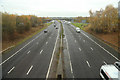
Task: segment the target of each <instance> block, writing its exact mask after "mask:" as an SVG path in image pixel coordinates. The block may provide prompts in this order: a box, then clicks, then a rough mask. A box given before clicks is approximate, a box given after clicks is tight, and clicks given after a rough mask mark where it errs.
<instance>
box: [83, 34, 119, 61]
mask: <svg viewBox="0 0 120 80" xmlns="http://www.w3.org/2000/svg"><path fill="white" fill-rule="evenodd" d="M82 34H83V35H85V36H86V37H87V38H89V37H88V36H87V35H86V34H84V33H83V32H82ZM89 39H90V40H91V41H93V42H94V43H95V44H97V45H98V46H99V47H101V48H102V49H103V50H104V51H106V52H107V53H108V54H110V55H111V56H112V57H114V58H115V59H116V60H118V61H120V60H119V59H118V58H117V57H115V56H114V55H113V54H112V53H110V52H109V51H107V50H106V49H105V48H103V47H102V46H101V45H99V44H98V43H97V42H95V41H94V40H93V39H91V38H89Z"/></svg>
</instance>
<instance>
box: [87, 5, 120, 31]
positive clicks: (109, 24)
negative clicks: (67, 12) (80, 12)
mask: <svg viewBox="0 0 120 80" xmlns="http://www.w3.org/2000/svg"><path fill="white" fill-rule="evenodd" d="M89 14H90V20H89V22H90V29H91V30H92V31H95V32H97V33H110V32H117V31H118V8H115V7H113V6H112V5H108V6H106V8H105V10H103V9H102V8H101V9H100V10H99V11H96V12H92V10H90V11H89Z"/></svg>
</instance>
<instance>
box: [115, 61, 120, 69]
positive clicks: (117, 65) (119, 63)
mask: <svg viewBox="0 0 120 80" xmlns="http://www.w3.org/2000/svg"><path fill="white" fill-rule="evenodd" d="M114 65H115V67H116V68H117V69H118V70H119V71H120V62H115V63H114Z"/></svg>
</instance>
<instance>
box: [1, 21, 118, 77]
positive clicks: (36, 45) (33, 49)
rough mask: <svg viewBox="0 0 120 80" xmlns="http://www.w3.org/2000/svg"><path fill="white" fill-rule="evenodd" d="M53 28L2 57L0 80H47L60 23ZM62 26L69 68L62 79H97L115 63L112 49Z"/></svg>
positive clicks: (115, 55) (50, 27) (115, 56)
mask: <svg viewBox="0 0 120 80" xmlns="http://www.w3.org/2000/svg"><path fill="white" fill-rule="evenodd" d="M56 25H57V27H58V29H56V28H55V27H54V26H53V24H52V25H50V26H49V27H48V28H47V30H48V33H44V31H41V32H40V33H38V34H37V35H35V36H33V37H32V38H31V39H29V40H27V41H25V42H24V43H22V44H20V45H18V46H16V47H15V48H14V49H12V50H11V51H10V52H6V53H4V54H3V55H2V63H0V66H2V76H3V78H48V76H49V73H50V68H51V64H52V58H53V56H54V51H55V45H56V41H57V39H58V35H59V31H60V23H59V22H57V21H56ZM62 25H63V29H64V35H65V38H64V40H65V42H66V46H67V51H66V52H67V53H68V55H67V56H65V59H67V60H66V61H64V62H65V63H66V64H64V66H69V67H65V75H66V76H65V78H100V76H99V70H100V67H101V66H102V65H103V64H113V63H114V62H115V61H119V59H118V57H119V56H118V52H116V51H115V50H114V49H113V48H111V47H109V46H108V45H106V44H104V43H103V42H101V41H99V40H98V39H96V38H95V37H93V36H92V35H90V34H88V33H86V32H84V31H82V30H81V33H77V32H76V31H75V26H73V25H71V24H66V23H64V22H62ZM63 54H64V55H66V53H65V52H64V53H63ZM65 59H64V60H65ZM70 74H71V75H70Z"/></svg>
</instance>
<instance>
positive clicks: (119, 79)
mask: <svg viewBox="0 0 120 80" xmlns="http://www.w3.org/2000/svg"><path fill="white" fill-rule="evenodd" d="M100 76H101V77H102V78H103V80H120V71H119V70H118V69H117V68H116V67H115V66H114V65H102V67H101V68H100Z"/></svg>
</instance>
